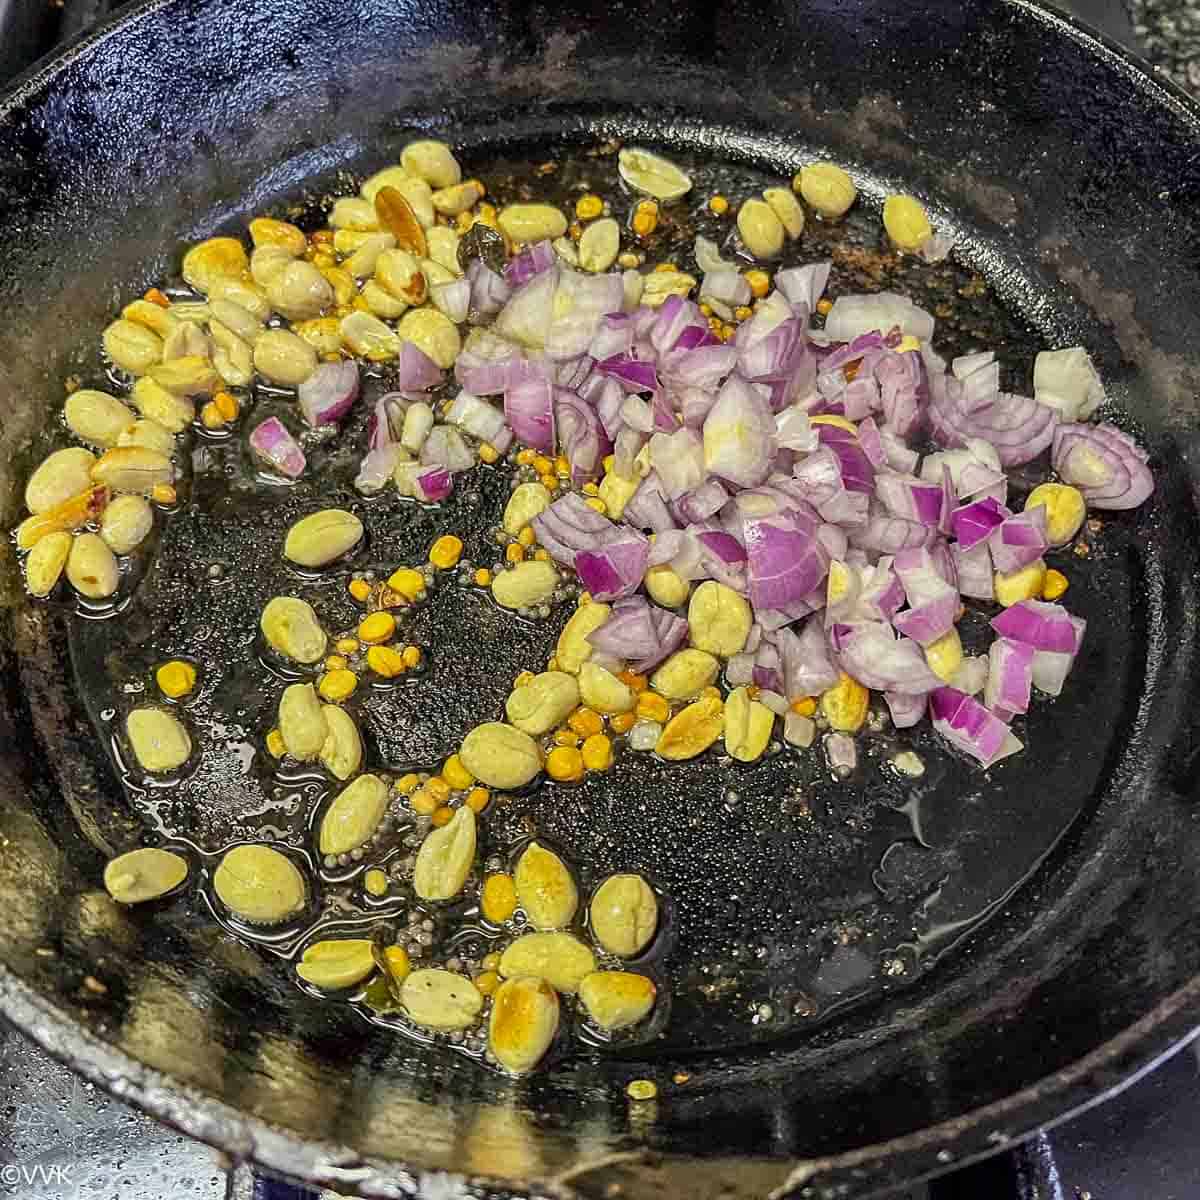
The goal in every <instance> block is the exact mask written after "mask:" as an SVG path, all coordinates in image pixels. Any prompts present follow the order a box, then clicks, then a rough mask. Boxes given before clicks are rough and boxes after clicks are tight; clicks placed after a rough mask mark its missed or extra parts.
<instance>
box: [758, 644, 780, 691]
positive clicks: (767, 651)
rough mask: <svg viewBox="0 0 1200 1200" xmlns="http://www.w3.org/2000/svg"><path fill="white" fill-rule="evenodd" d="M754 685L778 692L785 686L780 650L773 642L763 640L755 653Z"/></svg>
mask: <svg viewBox="0 0 1200 1200" xmlns="http://www.w3.org/2000/svg"><path fill="white" fill-rule="evenodd" d="M752 678H753V680H754V686H755V687H757V688H765V689H767V690H769V691H772V692H777V691H778V690H779V689H780V688H781V687H783V675H782V674H781V665H780V657H779V651H778V650H777V649H776V648H775V646H774V644H773V643H772V642H763V643H762V645H760V646H759V647H758V651H757V652H756V653H755V655H754V673H753V676H752Z"/></svg>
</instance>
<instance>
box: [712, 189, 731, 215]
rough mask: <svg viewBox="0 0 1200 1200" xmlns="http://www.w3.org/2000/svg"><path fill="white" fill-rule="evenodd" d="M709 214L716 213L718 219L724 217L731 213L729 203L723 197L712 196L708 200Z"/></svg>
mask: <svg viewBox="0 0 1200 1200" xmlns="http://www.w3.org/2000/svg"><path fill="white" fill-rule="evenodd" d="M708 210H709V212H713V213H716V214H717V216H718V217H723V216H724V215H725V214H726V213H727V212H728V211H729V201H728V200H726V199H725V197H724V196H722V195H719V194H718V195H716V196H710V197H709V200H708Z"/></svg>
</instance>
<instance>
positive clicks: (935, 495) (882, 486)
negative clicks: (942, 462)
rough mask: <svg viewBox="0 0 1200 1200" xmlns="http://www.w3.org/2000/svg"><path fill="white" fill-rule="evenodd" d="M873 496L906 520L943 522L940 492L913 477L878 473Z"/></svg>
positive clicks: (932, 485) (926, 522)
mask: <svg viewBox="0 0 1200 1200" xmlns="http://www.w3.org/2000/svg"><path fill="white" fill-rule="evenodd" d="M875 495H876V496H878V497H879V499H880V500H881V501H882V503H883V506H884V508H886V509H887V510H888V512H890V513H894V514H895V515H896V516H898V517H903V518H904V519H905V520H906V521H917V522H919V523H920V524H922V525H937V524H939V523H940V522H941V519H942V489H941V487H939V486H937V485H935V484H932V483H926V482H925V481H924V480H921V479H918V478H916V476H915V475H895V474H892V473H891V472H886V471H885V472H881V473H880V474H878V475H876V476H875Z"/></svg>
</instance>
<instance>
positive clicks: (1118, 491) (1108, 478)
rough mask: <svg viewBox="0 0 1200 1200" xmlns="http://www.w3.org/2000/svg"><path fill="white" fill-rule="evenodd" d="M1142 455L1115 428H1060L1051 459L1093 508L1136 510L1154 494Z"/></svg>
mask: <svg viewBox="0 0 1200 1200" xmlns="http://www.w3.org/2000/svg"><path fill="white" fill-rule="evenodd" d="M1146 457H1147V455H1146V452H1145V451H1144V450H1142V449H1141V447H1139V446H1138V444H1137V443H1136V442H1135V441H1134V440H1133V439H1132V438H1131V437H1129V435H1128V434H1126V433H1122V432H1121V430H1119V429H1118V428H1117V427H1116V426H1115V425H1108V424H1103V425H1061V426H1059V428H1058V429H1057V430H1056V431H1055V433H1054V449H1053V451H1052V453H1051V460H1052V462H1053V464H1054V469H1055V471H1057V472H1058V475H1059V478H1060V479H1062V480H1063V482H1064V483H1069V484H1072V485H1073V486H1075V487H1077V488H1078V489H1079V490H1080V492H1082V493H1083V497H1084V499H1085V500H1086V501H1087V502H1088V504H1089V505H1091V507H1093V508H1105V509H1127V508H1137V506H1138V505H1139V504H1142V503H1143V502H1144V501H1146V500H1148V499H1149V497H1150V494H1151V493H1152V492H1153V491H1154V476H1153V475H1151V473H1150V468H1149V467H1147V466H1146Z"/></svg>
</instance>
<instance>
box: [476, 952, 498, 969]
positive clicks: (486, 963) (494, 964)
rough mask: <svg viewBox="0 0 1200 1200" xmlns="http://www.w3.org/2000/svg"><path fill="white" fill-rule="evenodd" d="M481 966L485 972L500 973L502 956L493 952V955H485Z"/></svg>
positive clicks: (480, 963) (480, 962) (480, 961)
mask: <svg viewBox="0 0 1200 1200" xmlns="http://www.w3.org/2000/svg"><path fill="white" fill-rule="evenodd" d="M479 965H480V966H481V967H482V968H483V969H484V970H485V971H498V970H500V955H499V954H498V953H497V952H496V951H495V950H493V951H492V952H491V954H485V955H484V956H483V957H482V958H481V959H480V960H479Z"/></svg>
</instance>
